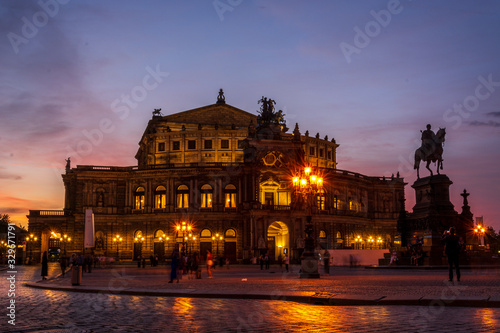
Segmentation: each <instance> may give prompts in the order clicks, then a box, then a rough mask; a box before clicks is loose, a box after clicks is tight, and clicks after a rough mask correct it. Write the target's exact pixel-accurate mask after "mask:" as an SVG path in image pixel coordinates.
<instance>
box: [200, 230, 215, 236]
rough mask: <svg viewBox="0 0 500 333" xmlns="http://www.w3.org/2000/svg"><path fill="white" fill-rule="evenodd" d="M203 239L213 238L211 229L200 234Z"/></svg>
mask: <svg viewBox="0 0 500 333" xmlns="http://www.w3.org/2000/svg"><path fill="white" fill-rule="evenodd" d="M200 237H201V238H211V237H212V232H211V231H210V229H203V230H202V231H201V233H200Z"/></svg>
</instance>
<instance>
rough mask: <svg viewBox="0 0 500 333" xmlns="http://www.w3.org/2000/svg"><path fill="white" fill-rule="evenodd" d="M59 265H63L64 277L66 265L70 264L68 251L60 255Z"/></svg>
mask: <svg viewBox="0 0 500 333" xmlns="http://www.w3.org/2000/svg"><path fill="white" fill-rule="evenodd" d="M59 265H60V266H61V273H62V277H64V275H65V274H66V267H67V266H68V257H67V256H66V251H63V253H62V254H61V256H60V257H59Z"/></svg>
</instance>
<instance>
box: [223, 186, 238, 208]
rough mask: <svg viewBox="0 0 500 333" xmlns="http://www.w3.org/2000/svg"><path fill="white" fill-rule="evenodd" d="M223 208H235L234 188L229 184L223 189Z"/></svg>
mask: <svg viewBox="0 0 500 333" xmlns="http://www.w3.org/2000/svg"><path fill="white" fill-rule="evenodd" d="M224 197H225V200H224V201H225V204H224V207H227V208H236V186H234V185H232V184H229V185H227V186H226V187H225V188H224Z"/></svg>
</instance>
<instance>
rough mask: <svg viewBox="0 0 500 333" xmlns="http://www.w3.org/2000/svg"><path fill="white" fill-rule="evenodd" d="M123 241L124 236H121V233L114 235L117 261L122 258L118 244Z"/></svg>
mask: <svg viewBox="0 0 500 333" xmlns="http://www.w3.org/2000/svg"><path fill="white" fill-rule="evenodd" d="M122 241H123V238H121V237H120V235H116V236H115V237H113V243H116V261H118V260H120V257H119V253H118V251H119V249H118V246H119V244H120V243H121V242H122Z"/></svg>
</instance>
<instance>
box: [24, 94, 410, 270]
mask: <svg viewBox="0 0 500 333" xmlns="http://www.w3.org/2000/svg"><path fill="white" fill-rule="evenodd" d="M259 102H260V104H261V105H260V112H259V114H257V115H256V114H252V113H249V112H246V111H244V110H241V109H238V108H236V107H233V106H231V105H229V104H226V101H225V96H224V94H223V92H222V89H221V91H220V92H219V96H218V97H217V102H216V103H215V104H212V105H208V106H204V107H200V108H196V109H192V110H187V111H183V112H179V113H174V114H170V115H165V116H164V115H162V114H161V110H160V109H157V110H155V111H154V112H153V116H152V119H151V120H150V121H149V123H148V125H147V127H146V129H145V131H144V134H143V135H142V138H141V139H140V141H139V149H138V151H137V154H136V155H135V157H136V159H137V166H129V167H119V166H96V165H78V166H76V167H73V168H72V167H71V166H70V164H69V160H68V163H67V166H66V173H65V174H63V175H62V178H63V181H64V186H65V191H66V195H65V203H64V207H65V208H64V210H61V211H43V210H30V214H29V216H28V218H29V231H30V233H35V234H37V235H39V238H40V240H41V241H40V243H39V244H38V247H37V249H36V250H37V252H39V251H42V252H43V251H45V250H53V249H57V248H62V247H63V246H64V247H66V250H67V251H70V252H73V251H74V252H77V251H78V252H81V251H82V250H83V247H84V245H83V234H84V219H85V210H86V209H92V212H93V213H94V221H95V247H94V248H93V251H95V253H96V254H100V255H108V256H116V255H118V256H119V257H120V259H122V260H132V259H135V258H137V257H138V256H143V257H149V256H150V255H153V254H157V255H159V256H160V257H168V256H169V255H170V253H171V252H172V250H173V249H174V248H175V247H179V244H181V243H184V245H186V246H187V250H188V251H200V252H201V253H202V254H204V253H205V252H206V251H205V250H206V249H210V250H211V251H212V252H213V253H214V254H216V253H217V252H219V254H220V255H223V256H225V257H226V258H229V259H230V260H231V261H232V262H245V261H246V260H248V259H250V258H252V257H253V256H254V255H259V254H260V253H264V252H268V253H269V254H270V256H271V258H273V257H274V258H277V256H278V255H279V254H284V253H289V255H290V257H291V259H292V261H294V260H298V259H299V257H300V254H301V253H302V251H303V248H304V227H305V223H306V211H305V210H306V209H305V207H304V205H302V204H300V202H299V201H298V200H297V198H296V196H295V195H294V193H292V176H293V173H294V171H295V170H297V168H300V167H301V166H303V165H309V166H311V167H312V168H314V169H315V170H317V172H320V173H321V174H322V175H323V177H324V179H325V186H324V191H323V192H322V193H319V194H318V196H317V198H316V200H315V204H314V209H313V212H312V214H313V219H312V220H313V223H314V237H315V240H316V247H317V248H327V249H339V248H389V247H391V246H393V245H394V242H395V238H396V232H397V231H396V225H397V219H398V216H399V214H400V210H401V207H402V202H404V186H405V183H404V181H403V179H402V178H400V177H399V175H397V176H392V177H387V178H386V177H372V176H365V175H362V174H359V173H356V172H351V171H345V170H339V169H337V154H336V150H337V147H338V146H339V145H338V144H337V143H336V142H335V140H334V139H331V140H329V139H328V137H327V136H325V137H324V138H320V136H319V134H316V135H315V136H309V133H308V132H307V131H306V132H305V133H304V134H301V133H300V130H299V126H298V125H297V124H296V125H295V128H294V130H293V131H292V132H291V133H289V132H288V128H287V127H286V122H285V120H284V114H283V112H282V111H276V109H275V104H276V103H275V101H273V100H271V99H267V98H265V97H263V98H262V99H261V100H260V101H259ZM403 207H404V206H403ZM403 209H404V208H403ZM182 222H184V223H187V224H189V225H192V228H193V229H192V230H191V232H190V234H191V235H188V233H187V232H186V233H184V234H183V232H182V230H177V226H179V225H182ZM63 234H66V235H68V236H69V237H71V238H72V242H69V243H67V244H62V242H61V241H60V238H61V237H62V235H63ZM117 235H119V236H120V237H121V238H122V241H117V240H116V239H114V238H115V237H116V236H117Z"/></svg>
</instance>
